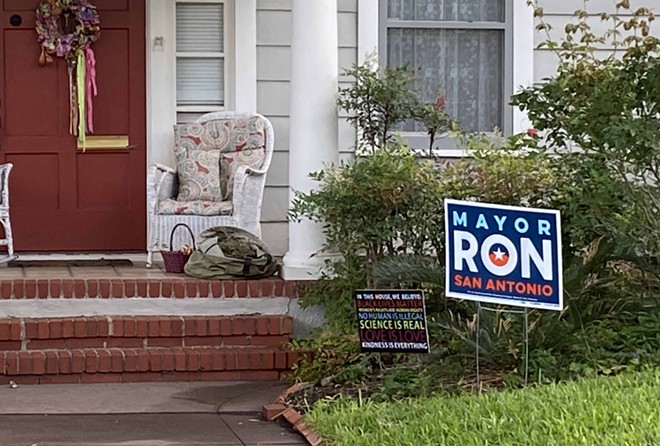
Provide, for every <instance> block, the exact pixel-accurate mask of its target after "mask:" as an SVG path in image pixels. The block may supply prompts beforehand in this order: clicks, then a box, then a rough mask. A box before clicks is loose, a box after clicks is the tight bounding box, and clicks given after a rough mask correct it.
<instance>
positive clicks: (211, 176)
mask: <svg viewBox="0 0 660 446" xmlns="http://www.w3.org/2000/svg"><path fill="white" fill-rule="evenodd" d="M174 135H175V146H174V153H175V155H176V158H177V171H178V175H179V183H180V188H179V195H178V197H177V201H180V202H187V201H222V200H231V199H232V194H233V186H234V176H235V173H236V169H237V168H238V166H240V165H246V166H248V167H254V168H260V167H261V165H262V164H263V161H264V158H265V150H264V147H265V140H266V134H265V127H264V121H263V120H262V119H259V118H258V117H250V118H242V119H234V120H216V121H209V122H204V123H189V124H179V125H176V126H174Z"/></svg>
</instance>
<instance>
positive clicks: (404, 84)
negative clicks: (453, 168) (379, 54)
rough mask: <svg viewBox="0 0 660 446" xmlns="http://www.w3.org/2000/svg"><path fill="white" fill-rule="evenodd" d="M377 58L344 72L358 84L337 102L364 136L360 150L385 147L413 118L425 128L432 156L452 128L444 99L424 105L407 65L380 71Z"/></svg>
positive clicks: (344, 92)
mask: <svg viewBox="0 0 660 446" xmlns="http://www.w3.org/2000/svg"><path fill="white" fill-rule="evenodd" d="M374 58H375V56H372V57H371V59H370V60H369V61H367V62H366V63H364V64H362V65H355V66H353V67H352V68H351V69H350V70H346V71H345V72H344V74H345V75H346V76H350V77H352V78H354V79H355V83H354V84H353V85H351V86H350V87H347V88H341V89H340V90H339V98H338V100H337V103H338V105H339V107H340V108H341V109H343V110H346V111H347V112H348V113H349V117H348V118H347V119H348V121H349V122H350V123H351V124H352V125H353V127H355V128H356V129H357V130H358V131H360V133H361V138H360V140H359V141H358V149H359V150H360V151H361V152H363V151H365V149H366V151H367V152H370V151H371V152H373V151H374V150H376V149H379V148H383V147H385V146H386V145H387V143H388V142H391V141H392V139H393V138H394V134H393V132H392V130H393V129H394V127H396V125H398V124H400V123H402V122H404V121H408V120H411V119H412V120H415V121H417V122H420V123H422V124H423V125H424V126H425V128H426V131H427V134H428V136H429V139H430V145H429V152H430V153H431V154H432V149H433V144H434V142H435V140H436V138H437V137H438V135H440V134H442V133H444V132H446V131H447V130H449V128H450V127H451V125H452V120H451V118H450V117H449V115H448V114H447V112H446V110H445V104H444V97H443V96H439V97H438V99H437V100H436V102H434V103H431V104H426V103H423V102H422V101H421V100H420V98H419V92H418V91H417V90H416V89H415V88H414V87H413V84H414V83H415V81H416V77H415V75H414V74H413V72H412V71H411V70H410V69H409V68H408V67H407V66H400V67H394V68H384V69H381V68H379V67H378V66H377V64H376V62H375V60H374Z"/></svg>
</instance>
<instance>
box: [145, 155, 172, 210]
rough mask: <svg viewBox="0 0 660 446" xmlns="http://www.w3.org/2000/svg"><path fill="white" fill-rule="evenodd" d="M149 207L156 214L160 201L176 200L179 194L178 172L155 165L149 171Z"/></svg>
mask: <svg viewBox="0 0 660 446" xmlns="http://www.w3.org/2000/svg"><path fill="white" fill-rule="evenodd" d="M147 183H148V188H147V189H148V194H147V196H148V197H147V198H148V206H149V210H150V211H151V212H155V209H156V205H157V204H158V200H162V199H167V198H175V196H176V193H177V175H176V170H174V169H172V168H171V167H168V166H164V165H162V164H155V165H153V166H151V168H150V169H149V177H148V182H147Z"/></svg>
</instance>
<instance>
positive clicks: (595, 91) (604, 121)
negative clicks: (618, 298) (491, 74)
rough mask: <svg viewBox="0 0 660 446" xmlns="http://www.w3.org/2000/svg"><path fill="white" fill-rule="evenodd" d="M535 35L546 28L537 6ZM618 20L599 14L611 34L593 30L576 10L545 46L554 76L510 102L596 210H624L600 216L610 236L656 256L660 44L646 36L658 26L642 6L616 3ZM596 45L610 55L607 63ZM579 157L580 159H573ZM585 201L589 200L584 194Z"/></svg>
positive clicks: (659, 246) (659, 238) (659, 251)
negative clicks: (554, 62)
mask: <svg viewBox="0 0 660 446" xmlns="http://www.w3.org/2000/svg"><path fill="white" fill-rule="evenodd" d="M530 3H531V4H533V5H534V6H535V16H536V17H537V19H538V20H539V22H540V24H539V25H538V27H537V28H538V29H539V30H545V31H549V30H550V28H551V26H550V25H549V24H548V23H546V22H545V21H544V20H543V8H541V7H539V6H538V4H536V2H530ZM617 9H618V11H617V14H607V13H602V14H598V17H599V18H600V19H601V20H602V21H603V22H608V23H610V25H611V26H610V29H609V30H608V31H606V32H605V33H604V34H603V35H598V34H596V33H595V32H594V30H593V29H592V27H591V25H590V20H592V18H593V15H590V14H589V13H587V12H586V11H584V10H579V11H576V13H575V17H576V20H575V23H569V24H568V25H566V27H565V36H564V38H563V39H562V40H561V41H559V42H557V41H554V40H552V39H551V38H550V34H549V33H548V40H547V41H546V42H544V43H543V44H542V46H544V47H546V48H548V49H550V50H552V51H554V52H555V53H556V54H557V56H558V58H559V60H560V65H559V69H558V71H557V73H556V75H555V76H554V77H552V78H550V79H547V80H545V81H544V82H543V83H542V84H540V85H536V86H534V87H530V88H528V89H526V90H524V91H522V92H521V93H520V94H518V95H516V96H514V97H513V104H514V105H516V106H518V107H519V108H520V109H521V110H523V111H525V112H527V114H528V116H529V118H530V119H531V121H532V123H533V125H534V126H535V127H536V128H537V129H539V130H540V131H542V132H543V134H544V137H545V138H544V141H545V143H544V144H542V145H541V148H542V149H543V150H551V151H554V152H555V153H558V154H560V155H562V154H565V153H570V152H574V153H575V154H574V155H573V156H563V158H562V159H563V160H565V161H566V163H565V165H566V166H567V167H571V168H572V169H573V171H574V172H573V174H571V177H572V178H573V180H574V181H580V182H584V184H585V185H586V186H587V187H589V188H593V187H596V189H592V190H593V192H595V193H596V194H597V196H596V199H597V200H599V201H600V202H601V204H603V205H606V204H608V203H616V202H618V203H622V204H624V206H622V207H620V208H619V212H617V213H616V214H610V215H608V213H603V214H602V215H601V216H600V219H601V222H603V221H608V222H609V223H607V224H605V225H603V226H607V227H609V228H610V234H609V235H610V236H616V237H619V238H621V239H625V240H626V241H627V242H628V243H629V244H631V245H633V248H632V251H634V252H636V253H639V254H644V255H645V256H647V257H648V256H651V257H656V258H657V257H659V256H660V188H659V187H658V184H659V183H660V40H658V38H656V37H654V36H652V35H651V32H650V27H651V24H652V22H653V21H654V20H655V15H654V13H653V11H652V10H650V9H649V8H646V7H640V8H637V9H633V8H631V5H630V1H629V0H622V1H619V2H618V3H617ZM598 46H606V47H611V48H614V51H613V52H612V53H611V54H610V55H609V56H607V57H604V58H603V57H602V52H601V53H597V52H596V49H597V47H598ZM576 152H577V153H576ZM585 199H586V200H589V199H591V200H593V197H592V198H590V197H589V196H587V195H585Z"/></svg>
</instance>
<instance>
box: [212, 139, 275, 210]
mask: <svg viewBox="0 0 660 446" xmlns="http://www.w3.org/2000/svg"><path fill="white" fill-rule="evenodd" d="M265 156H266V152H265V150H264V149H263V147H260V148H249V149H244V150H241V151H240V152H233V153H223V154H222V158H221V161H220V166H221V177H220V190H221V192H222V199H223V200H231V199H232V194H233V191H234V177H235V176H236V170H237V169H238V167H239V166H247V167H253V168H255V169H258V168H260V167H261V165H262V164H263V162H264V158H265Z"/></svg>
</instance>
